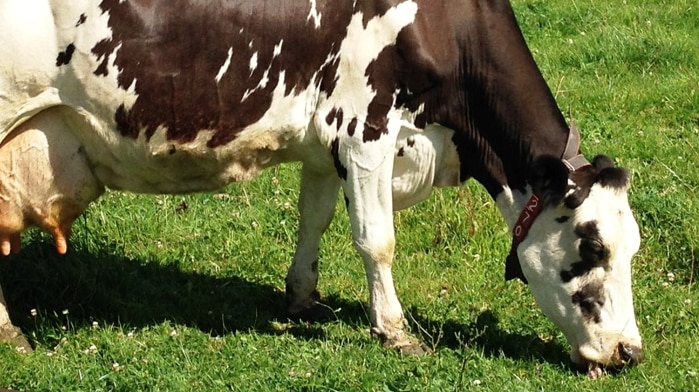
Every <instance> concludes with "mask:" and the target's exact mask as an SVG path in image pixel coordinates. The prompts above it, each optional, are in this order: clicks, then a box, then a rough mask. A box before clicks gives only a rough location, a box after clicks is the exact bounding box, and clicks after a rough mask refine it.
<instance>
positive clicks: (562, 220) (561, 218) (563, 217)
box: [556, 215, 570, 223]
mask: <svg viewBox="0 0 699 392" xmlns="http://www.w3.org/2000/svg"><path fill="white" fill-rule="evenodd" d="M568 219H570V217H569V216H567V215H561V216H559V217H558V218H556V222H558V223H565V222H568Z"/></svg>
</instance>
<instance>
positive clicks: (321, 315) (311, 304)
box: [287, 291, 337, 322]
mask: <svg viewBox="0 0 699 392" xmlns="http://www.w3.org/2000/svg"><path fill="white" fill-rule="evenodd" d="M289 302H291V301H289ZM287 317H288V318H289V319H290V320H301V321H310V322H318V321H327V320H335V319H336V318H337V316H336V315H335V311H334V310H333V309H332V308H331V307H330V306H328V305H325V304H324V303H322V302H320V294H319V293H318V292H317V291H314V292H313V293H312V294H311V297H310V298H309V299H307V300H306V301H303V302H302V303H301V304H300V305H299V304H296V305H289V308H288V309H287Z"/></svg>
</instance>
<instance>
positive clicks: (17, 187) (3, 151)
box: [0, 109, 104, 256]
mask: <svg viewBox="0 0 699 392" xmlns="http://www.w3.org/2000/svg"><path fill="white" fill-rule="evenodd" d="M103 191H104V187H103V186H102V185H101V184H100V183H99V182H98V181H97V179H96V178H95V177H94V176H93V175H92V172H91V170H90V167H89V165H88V161H87V159H86V157H85V155H84V153H83V151H82V148H81V145H80V143H79V142H78V140H77V139H76V138H75V136H73V134H72V133H71V130H70V129H69V128H68V127H67V126H66V123H65V122H64V121H63V120H62V118H61V116H60V111H59V110H53V109H48V110H46V111H44V112H42V113H39V114H38V115H36V116H34V117H33V118H32V119H30V120H29V121H27V122H25V123H24V124H22V125H21V126H19V127H18V128H17V129H15V130H14V131H12V133H11V134H10V135H9V136H8V137H7V138H6V139H5V140H3V141H2V143H1V144H0V254H2V255H5V256H6V255H9V254H10V253H16V252H18V251H19V249H20V246H21V240H20V236H21V233H22V232H23V231H24V230H26V229H27V228H28V227H31V226H37V227H39V228H41V229H43V230H45V231H47V232H48V233H50V234H51V235H52V236H53V238H54V242H55V245H56V250H57V251H58V253H60V254H64V253H66V251H67V250H68V244H67V239H68V236H69V235H70V229H71V226H72V224H73V222H74V221H75V219H76V218H77V217H78V216H80V214H81V213H82V212H83V211H84V210H85V208H87V206H88V205H89V203H90V202H92V201H93V200H95V199H96V198H97V197H98V196H99V195H101V194H102V192H103Z"/></svg>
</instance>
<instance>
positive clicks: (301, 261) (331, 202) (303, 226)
mask: <svg viewBox="0 0 699 392" xmlns="http://www.w3.org/2000/svg"><path fill="white" fill-rule="evenodd" d="M339 189H340V179H339V178H338V177H337V174H336V173H335V172H333V171H330V172H323V173H320V172H317V171H315V170H313V169H311V168H309V167H308V166H307V165H304V167H303V171H302V174H301V192H300V195H299V205H298V208H299V215H300V217H299V233H298V242H297V245H296V253H295V254H294V260H293V261H292V263H291V267H289V272H288V273H287V276H286V297H287V304H288V312H289V314H290V315H292V316H301V317H304V318H305V317H313V316H316V315H314V314H309V313H313V312H315V311H316V310H317V306H316V305H318V299H319V297H320V296H319V294H318V292H317V290H316V287H317V284H318V251H319V246H320V238H321V236H322V235H323V232H325V230H326V229H327V228H328V225H329V224H330V222H331V221H332V218H333V216H334V215H335V204H336V203H337V193H338V190H339Z"/></svg>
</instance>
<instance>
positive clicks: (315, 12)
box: [306, 0, 322, 29]
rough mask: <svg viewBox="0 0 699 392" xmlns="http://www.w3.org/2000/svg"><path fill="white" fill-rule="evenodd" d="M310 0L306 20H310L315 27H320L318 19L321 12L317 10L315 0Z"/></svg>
mask: <svg viewBox="0 0 699 392" xmlns="http://www.w3.org/2000/svg"><path fill="white" fill-rule="evenodd" d="M310 1H311V11H310V12H309V13H308V18H306V20H307V21H309V20H312V21H313V24H314V26H315V28H316V29H319V28H320V19H321V17H322V15H321V13H320V12H319V11H318V4H317V3H316V0H310Z"/></svg>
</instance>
